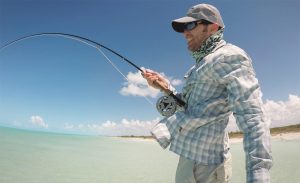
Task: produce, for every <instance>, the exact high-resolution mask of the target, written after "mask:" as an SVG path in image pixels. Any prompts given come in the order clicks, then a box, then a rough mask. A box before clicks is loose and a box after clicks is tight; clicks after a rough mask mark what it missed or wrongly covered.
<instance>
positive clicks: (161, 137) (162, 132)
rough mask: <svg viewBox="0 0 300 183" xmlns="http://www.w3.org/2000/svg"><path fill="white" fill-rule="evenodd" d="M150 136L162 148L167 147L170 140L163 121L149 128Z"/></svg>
mask: <svg viewBox="0 0 300 183" xmlns="http://www.w3.org/2000/svg"><path fill="white" fill-rule="evenodd" d="M151 134H152V136H153V137H154V138H155V139H156V141H157V142H158V143H159V145H160V146H161V147H162V148H164V149H165V148H167V147H168V146H169V144H170V142H171V134H170V132H169V130H168V128H167V126H166V124H165V123H164V122H163V121H160V122H159V123H158V124H156V125H155V126H154V127H153V128H152V130H151Z"/></svg>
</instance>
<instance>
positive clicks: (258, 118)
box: [143, 4, 272, 183]
mask: <svg viewBox="0 0 300 183" xmlns="http://www.w3.org/2000/svg"><path fill="white" fill-rule="evenodd" d="M172 27H173V29H174V30H175V31H176V32H179V33H182V35H183V37H184V38H185V39H186V41H187V45H188V49H189V50H190V52H191V55H192V57H193V58H194V59H195V65H194V66H193V67H192V68H191V69H190V70H189V71H188V72H187V74H186V75H185V84H184V86H183V89H182V92H181V93H176V91H175V90H174V88H173V87H172V86H171V85H170V84H169V82H168V80H167V79H166V78H164V77H163V76H162V75H160V74H159V73H157V72H155V71H151V70H145V71H144V72H143V76H144V78H146V79H147V81H148V84H149V85H150V86H152V87H155V88H159V89H161V88H162V87H163V90H167V89H169V90H172V91H173V92H174V93H175V94H176V95H177V96H181V97H182V99H183V100H184V101H185V102H186V105H185V107H184V109H183V110H182V109H181V110H177V111H176V112H175V113H174V114H172V115H171V116H168V117H165V118H163V119H162V120H161V121H160V122H159V123H158V124H157V125H155V126H154V128H153V129H152V131H151V133H152V134H153V136H154V137H155V138H156V140H157V141H158V142H159V144H160V145H161V146H162V147H163V148H167V147H168V146H169V145H170V150H171V151H173V152H174V153H176V154H178V155H179V156H180V159H179V163H178V166H177V171H176V178H175V179H176V183H227V182H229V181H230V179H231V177H232V159H231V154H230V152H229V149H230V148H229V142H228V140H229V137H228V133H227V131H226V127H227V124H228V121H229V116H230V114H233V115H234V117H235V119H236V123H237V125H238V127H239V129H240V130H241V131H242V132H243V133H244V151H245V154H246V173H247V183H268V182H270V172H269V170H270V168H271V166H272V156H271V150H270V131H269V127H268V125H267V123H266V119H265V116H264V113H263V109H262V99H261V90H260V86H259V83H258V80H257V79H256V76H255V72H254V70H253V67H252V65H251V59H250V57H249V56H248V55H247V53H246V52H245V51H243V50H242V49H241V48H239V47H237V46H235V45H232V44H229V43H226V42H225V41H224V39H223V32H224V28H225V25H224V23H223V20H222V17H221V15H220V13H219V11H218V9H217V8H215V7H214V6H212V5H209V4H198V5H195V6H193V7H191V8H190V9H189V10H188V12H187V15H186V16H184V17H182V18H179V19H176V20H173V21H172ZM158 84H159V85H158Z"/></svg>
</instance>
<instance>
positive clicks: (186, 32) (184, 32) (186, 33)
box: [182, 30, 189, 38]
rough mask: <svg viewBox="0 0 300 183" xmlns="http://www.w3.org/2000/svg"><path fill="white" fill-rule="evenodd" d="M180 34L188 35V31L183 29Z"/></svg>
mask: <svg viewBox="0 0 300 183" xmlns="http://www.w3.org/2000/svg"><path fill="white" fill-rule="evenodd" d="M182 34H183V36H184V37H185V38H187V36H188V34H189V31H187V30H184V31H183V32H182Z"/></svg>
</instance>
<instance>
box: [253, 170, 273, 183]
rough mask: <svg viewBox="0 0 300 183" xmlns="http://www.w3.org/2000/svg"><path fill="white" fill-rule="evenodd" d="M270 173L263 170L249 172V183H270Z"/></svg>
mask: <svg viewBox="0 0 300 183" xmlns="http://www.w3.org/2000/svg"><path fill="white" fill-rule="evenodd" d="M270 182H271V178H270V171H269V170H268V169H265V168H262V169H258V170H254V171H251V172H247V183H270Z"/></svg>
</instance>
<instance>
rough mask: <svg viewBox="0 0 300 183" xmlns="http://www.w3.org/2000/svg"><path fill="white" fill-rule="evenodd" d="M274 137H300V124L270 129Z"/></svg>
mask: <svg viewBox="0 0 300 183" xmlns="http://www.w3.org/2000/svg"><path fill="white" fill-rule="evenodd" d="M270 132H271V135H272V137H275V138H278V137H281V136H283V135H287V134H288V135H289V136H291V135H293V134H299V136H300V124H297V125H289V126H284V127H275V128H271V129H270ZM118 137H121V138H135V139H145V140H146V139H154V138H153V137H152V136H135V135H128V136H126V135H125V136H118ZM229 138H230V139H241V138H243V133H242V132H230V133H229Z"/></svg>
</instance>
